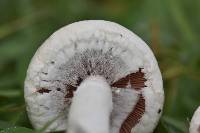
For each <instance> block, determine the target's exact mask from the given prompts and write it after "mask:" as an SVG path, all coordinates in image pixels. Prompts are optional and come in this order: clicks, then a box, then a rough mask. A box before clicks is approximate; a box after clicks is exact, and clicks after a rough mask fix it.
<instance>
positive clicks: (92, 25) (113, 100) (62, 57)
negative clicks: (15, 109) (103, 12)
mask: <svg viewBox="0 0 200 133" xmlns="http://www.w3.org/2000/svg"><path fill="white" fill-rule="evenodd" d="M94 77H95V78H94ZM100 77H101V78H100ZM97 82H98V83H97ZM24 91H25V100H26V103H27V111H28V114H29V118H30V120H31V122H32V124H33V126H34V127H35V128H36V129H40V128H42V127H43V126H45V124H46V123H48V122H49V121H52V120H54V121H53V123H52V124H51V125H50V126H49V127H48V128H47V130H46V131H60V130H68V131H69V133H78V132H82V133H91V132H93V133H151V132H153V130H154V128H155V127H156V125H157V123H158V120H159V118H160V116H161V113H162V108H163V102H164V91H163V83H162V77H161V73H160V70H159V67H158V64H157V61H156V59H155V57H154V55H153V53H152V51H151V50H150V48H149V47H148V46H147V45H146V44H145V42H144V41H142V40H141V39H140V38H139V37H138V36H136V35H135V34H134V33H132V32H131V31H129V30H128V29H126V28H124V27H122V26H120V25H118V24H116V23H113V22H108V21H102V20H90V21H81V22H76V23H73V24H70V25H68V26H65V27H63V28H61V29H60V30H58V31H56V32H55V33H54V34H53V35H52V36H51V37H50V38H49V39H47V40H46V41H45V42H44V44H43V45H42V46H41V47H40V48H39V49H38V50H37V52H36V54H35V55H34V57H33V59H32V61H31V63H30V65H29V68H28V71H27V77H26V80H25V90H24ZM110 93H111V94H112V95H110ZM86 97H87V99H86ZM98 98H99V99H98ZM86 100H88V102H86ZM94 103H96V104H94ZM97 115H99V116H97ZM76 116H77V117H76ZM84 116H88V117H84ZM84 121H85V123H84ZM98 123H99V124H98ZM100 123H101V124H100ZM102 123H103V124H102ZM100 129H101V130H100ZM93 130H94V131H93ZM97 130H98V131H97ZM102 130H103V131H102ZM108 130H109V131H108Z"/></svg>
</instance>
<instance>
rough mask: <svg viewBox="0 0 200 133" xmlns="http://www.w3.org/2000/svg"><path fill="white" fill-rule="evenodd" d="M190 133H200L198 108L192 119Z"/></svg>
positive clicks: (199, 110)
mask: <svg viewBox="0 0 200 133" xmlns="http://www.w3.org/2000/svg"><path fill="white" fill-rule="evenodd" d="M190 133H200V107H199V108H198V109H197V110H196V111H195V113H194V115H193V117H192V120H191V123H190Z"/></svg>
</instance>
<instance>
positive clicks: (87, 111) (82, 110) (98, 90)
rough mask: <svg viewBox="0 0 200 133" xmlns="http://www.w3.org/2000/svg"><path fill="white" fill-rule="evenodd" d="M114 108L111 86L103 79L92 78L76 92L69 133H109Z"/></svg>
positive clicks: (86, 80)
mask: <svg viewBox="0 0 200 133" xmlns="http://www.w3.org/2000/svg"><path fill="white" fill-rule="evenodd" d="M112 108H113V105H112V92H111V89H110V86H109V84H108V83H107V82H106V80H105V79H104V78H103V77H100V76H90V77H89V78H87V79H85V80H84V81H83V82H82V83H81V85H80V86H79V87H78V89H77V91H76V92H75V95H74V97H73V100H72V104H71V108H70V110H69V118H68V129H67V133H109V132H110V114H111V111H112Z"/></svg>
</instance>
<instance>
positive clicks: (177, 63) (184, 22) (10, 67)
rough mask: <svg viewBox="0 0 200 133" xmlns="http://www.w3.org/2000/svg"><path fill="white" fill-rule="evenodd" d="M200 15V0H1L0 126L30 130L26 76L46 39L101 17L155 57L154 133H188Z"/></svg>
mask: <svg viewBox="0 0 200 133" xmlns="http://www.w3.org/2000/svg"><path fill="white" fill-rule="evenodd" d="M199 13H200V0H0V130H4V129H6V128H8V127H13V126H17V127H26V128H32V127H31V125H30V122H29V120H28V118H27V114H26V111H25V104H24V98H23V86H24V78H25V75H26V70H27V67H28V64H29V62H30V59H31V57H32V56H33V54H34V52H35V51H36V49H37V48H38V47H39V46H40V45H41V44H42V43H43V42H44V40H45V39H46V38H47V37H49V36H50V35H51V34H52V33H53V32H54V31H55V30H57V29H59V28H60V27H63V26H65V25H67V24H69V23H72V22H75V21H80V20H86V19H104V20H109V21H114V22H117V23H119V24H121V25H123V26H125V27H127V28H128V29H130V30H132V31H133V32H135V33H136V34H137V35H139V36H140V37H141V38H142V39H143V40H145V41H146V42H147V44H149V46H150V47H151V48H152V49H153V51H154V53H155V56H156V57H157V59H158V62H159V66H160V68H161V71H162V75H163V79H164V88H165V94H166V101H165V107H164V111H163V116H162V118H161V120H160V123H159V126H158V127H157V129H156V130H155V133H188V126H189V121H190V119H191V117H192V114H193V112H194V111H195V109H196V108H197V107H198V105H200V44H199V42H200V37H199V35H200V15H199ZM26 128H18V130H16V129H15V130H10V131H8V130H7V132H10V133H12V132H13V133H14V132H19V133H22V132H24V133H26V132H31V131H30V130H29V129H26ZM0 132H1V131H0ZM2 132H3V131H2Z"/></svg>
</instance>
